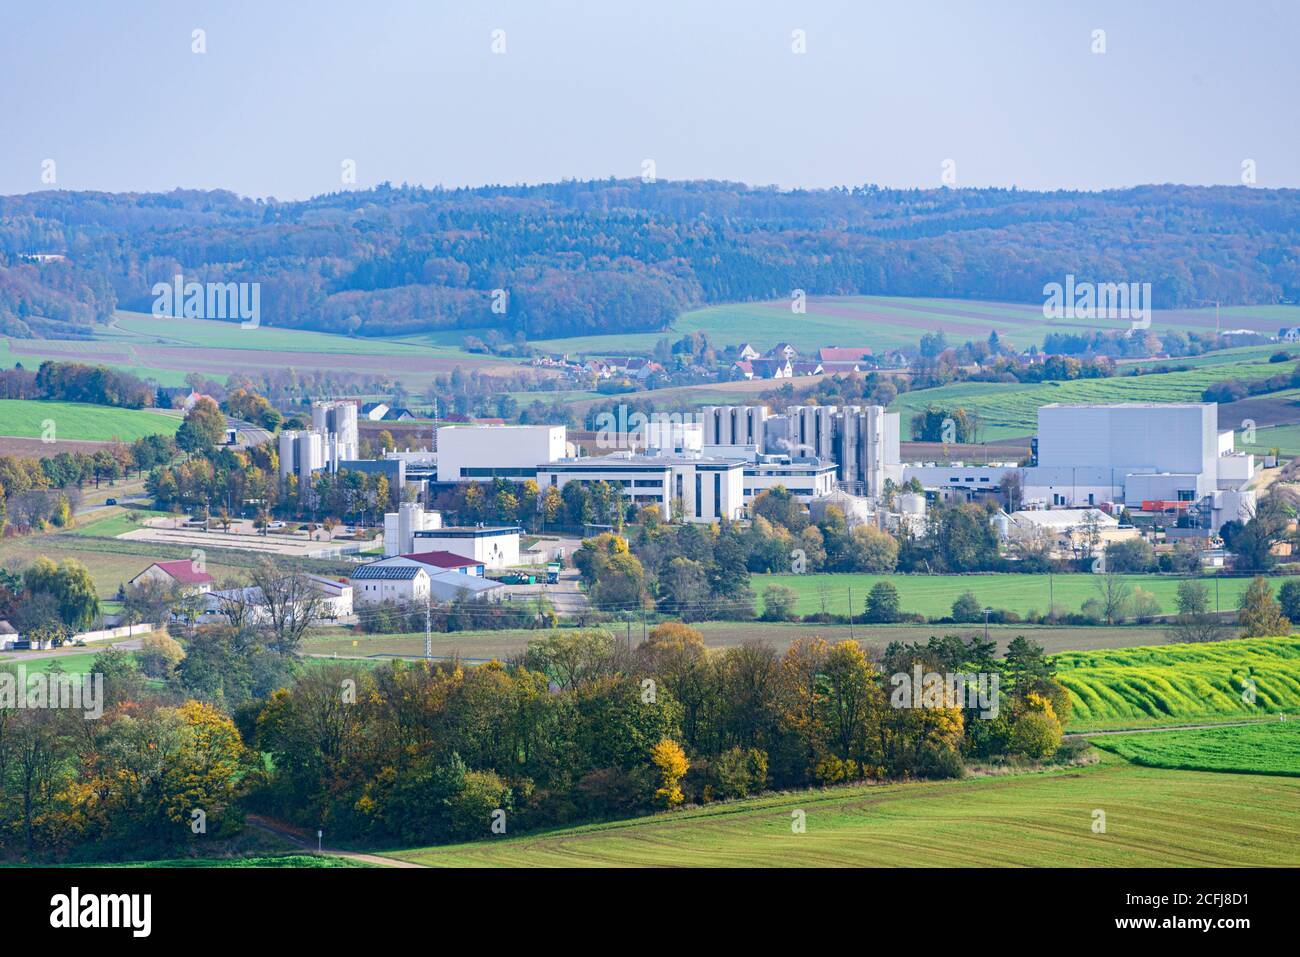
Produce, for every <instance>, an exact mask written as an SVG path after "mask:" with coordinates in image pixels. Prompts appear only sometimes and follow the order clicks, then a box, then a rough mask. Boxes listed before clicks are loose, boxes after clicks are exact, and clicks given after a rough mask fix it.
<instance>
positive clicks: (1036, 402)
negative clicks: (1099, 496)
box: [890, 357, 1294, 441]
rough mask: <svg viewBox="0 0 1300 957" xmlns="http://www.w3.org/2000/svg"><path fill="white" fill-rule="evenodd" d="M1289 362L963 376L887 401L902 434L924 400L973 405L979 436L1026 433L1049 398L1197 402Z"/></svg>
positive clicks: (1035, 425)
mask: <svg viewBox="0 0 1300 957" xmlns="http://www.w3.org/2000/svg"><path fill="white" fill-rule="evenodd" d="M1293 367H1294V363H1290V364H1288V363H1282V364H1275V363H1270V362H1268V360H1267V358H1259V357H1255V358H1249V359H1238V360H1236V361H1234V362H1230V363H1223V364H1218V365H1202V366H1199V367H1197V368H1195V369H1189V370H1187V371H1185V372H1167V373H1161V374H1153V375H1144V376H1115V377H1112V378H1109V379H1080V380H1075V381H1073V382H1039V383H1029V384H1022V383H1018V382H1012V383H1002V382H962V383H957V384H955V385H947V386H942V387H940V388H938V389H924V390H920V391H917V392H906V393H903V394H902V395H900V396H899V397H898V399H897V400H896V401H895V402H894V403H893V404H892V405H891V406H890V411H892V412H900V413H902V415H903V428H902V431H903V434H904V436H910V435H911V418H912V415H913V414H915V413H916V412H918V411H920V410H921V409H924V408H925V407H926V406H928V405H935V406H939V407H941V408H955V407H957V406H963V407H965V408H967V409H974V410H975V411H977V412H978V413H979V414H980V416H981V417H982V418H983V420H984V428H983V431H982V433H981V435H980V439H981V441H993V440H996V439H1001V438H1008V437H1012V436H1021V435H1029V434H1032V433H1033V432H1035V431H1037V428H1038V408H1039V406H1042V405H1046V404H1047V403H1049V402H1064V403H1070V402H1200V401H1201V393H1202V392H1204V391H1205V388H1206V387H1207V386H1209V385H1211V384H1212V383H1214V382H1219V381H1221V380H1223V379H1242V380H1244V381H1249V380H1251V379H1265V378H1268V377H1269V376H1272V375H1277V374H1279V373H1281V372H1287V371H1289V370H1290V369H1291V368H1293Z"/></svg>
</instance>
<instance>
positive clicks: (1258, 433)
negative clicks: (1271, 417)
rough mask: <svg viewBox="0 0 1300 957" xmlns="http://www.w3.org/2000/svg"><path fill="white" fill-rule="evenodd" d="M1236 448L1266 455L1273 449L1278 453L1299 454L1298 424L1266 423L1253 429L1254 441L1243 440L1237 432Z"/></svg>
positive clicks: (1299, 430) (1299, 429)
mask: <svg viewBox="0 0 1300 957" xmlns="http://www.w3.org/2000/svg"><path fill="white" fill-rule="evenodd" d="M1237 436H1238V438H1237V448H1238V449H1241V450H1243V451H1246V452H1254V453H1255V454H1256V455H1266V454H1268V453H1270V452H1272V451H1273V450H1274V449H1277V450H1278V454H1280V455H1300V425H1268V426H1262V427H1260V428H1258V429H1256V430H1255V441H1254V442H1243V441H1242V440H1241V433H1240V432H1238V433H1237Z"/></svg>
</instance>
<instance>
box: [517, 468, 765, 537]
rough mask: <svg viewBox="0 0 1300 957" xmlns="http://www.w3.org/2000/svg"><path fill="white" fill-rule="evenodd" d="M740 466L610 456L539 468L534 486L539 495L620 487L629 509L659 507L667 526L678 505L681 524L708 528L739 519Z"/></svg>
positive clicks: (740, 499) (742, 501)
mask: <svg viewBox="0 0 1300 957" xmlns="http://www.w3.org/2000/svg"><path fill="white" fill-rule="evenodd" d="M744 466H745V463H744V461H743V460H741V459H715V458H707V457H705V456H702V455H700V456H691V455H635V454H633V453H630V452H613V453H611V454H609V455H594V456H590V457H588V458H580V459H565V460H563V461H560V462H550V463H547V464H543V465H539V466H538V468H537V481H538V485H539V486H540V487H541V488H542V489H543V490H545V489H546V488H548V487H554V488H559V489H563V488H564V486H566V485H568V484H569V483H570V482H580V483H582V484H584V485H591V484H593V483H596V482H606V483H608V484H610V485H614V486H617V487H619V488H621V489H622V490H623V495H624V496H626V497H627V498H628V499H630V500H631V502H632V504H633V505H636V506H638V507H641V506H645V505H653V506H654V507H656V508H658V509H659V512H660V514H661V515H662V516H663V518H664V519H665V520H666V521H668V520H671V519H672V517H673V503H674V502H675V501H680V503H681V509H682V518H683V519H685V520H686V521H688V522H704V523H707V522H716V521H718V520H720V519H724V518H725V519H727V520H729V521H734V520H735V519H738V518H740V517H741V516H742V514H743V510H744V505H745V502H744Z"/></svg>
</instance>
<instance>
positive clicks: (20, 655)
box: [0, 637, 144, 665]
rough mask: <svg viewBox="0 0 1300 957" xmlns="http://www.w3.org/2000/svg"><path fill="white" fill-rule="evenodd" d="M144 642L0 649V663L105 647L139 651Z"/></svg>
mask: <svg viewBox="0 0 1300 957" xmlns="http://www.w3.org/2000/svg"><path fill="white" fill-rule="evenodd" d="M143 643H144V638H143V637H140V638H126V639H124V640H122V641H97V642H95V643H94V644H89V645H86V646H85V647H83V648H77V647H74V646H71V645H64V646H63V647H62V648H52V649H46V650H45V651H0V659H3V660H0V664H6V665H21V664H22V663H23V662H24V661H34V660H36V659H37V658H65V657H67V656H68V655H85V654H89V653H91V652H95V651H103V650H104V649H106V648H117V649H119V650H121V651H139V650H140V648H141V647H142V645H143Z"/></svg>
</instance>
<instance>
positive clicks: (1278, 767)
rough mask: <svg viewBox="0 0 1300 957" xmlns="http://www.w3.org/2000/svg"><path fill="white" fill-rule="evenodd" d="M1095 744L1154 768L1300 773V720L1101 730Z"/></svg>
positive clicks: (1241, 772)
mask: <svg viewBox="0 0 1300 957" xmlns="http://www.w3.org/2000/svg"><path fill="white" fill-rule="evenodd" d="M1092 743H1093V744H1095V745H1096V746H1097V747H1099V748H1105V749H1106V750H1107V751H1110V752H1112V753H1114V754H1118V755H1119V756H1120V757H1122V758H1124V759H1125V760H1126V761H1131V762H1133V763H1134V764H1140V765H1142V766H1143V767H1150V768H1174V769H1178V770H1183V771H1232V772H1235V773H1240V774H1280V775H1291V776H1294V777H1300V721H1295V720H1291V721H1270V722H1268V723H1267V724H1249V725H1233V726H1229V727H1223V728H1198V729H1196V730H1193V731H1158V732H1148V733H1141V734H1107V735H1098V736H1097V737H1095V738H1093V739H1092Z"/></svg>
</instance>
